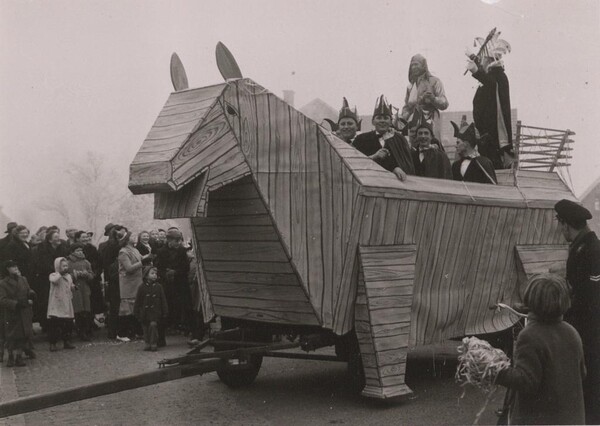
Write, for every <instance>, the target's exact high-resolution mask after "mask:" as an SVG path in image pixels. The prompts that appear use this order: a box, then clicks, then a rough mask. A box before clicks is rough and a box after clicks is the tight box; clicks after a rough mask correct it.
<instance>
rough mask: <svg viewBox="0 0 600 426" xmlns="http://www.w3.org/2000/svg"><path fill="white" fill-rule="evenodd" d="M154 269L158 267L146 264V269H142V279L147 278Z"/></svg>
mask: <svg viewBox="0 0 600 426" xmlns="http://www.w3.org/2000/svg"><path fill="white" fill-rule="evenodd" d="M153 269H157V268H156V266H144V269H142V279H145V278H146V277H147V276H148V274H149V273H150V271H151V270H153Z"/></svg>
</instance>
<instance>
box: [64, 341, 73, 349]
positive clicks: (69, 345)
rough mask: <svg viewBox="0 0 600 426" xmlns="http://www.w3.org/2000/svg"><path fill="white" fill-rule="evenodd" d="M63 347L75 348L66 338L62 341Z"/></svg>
mask: <svg viewBox="0 0 600 426" xmlns="http://www.w3.org/2000/svg"><path fill="white" fill-rule="evenodd" d="M63 348H65V349H75V346H73V345H72V344H71V342H69V341H68V340H65V341H64V343H63Z"/></svg>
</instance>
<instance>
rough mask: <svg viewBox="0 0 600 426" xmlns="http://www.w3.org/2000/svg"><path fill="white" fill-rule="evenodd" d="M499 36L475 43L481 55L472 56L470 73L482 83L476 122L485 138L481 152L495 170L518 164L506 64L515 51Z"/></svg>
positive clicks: (475, 109) (475, 100)
mask: <svg viewBox="0 0 600 426" xmlns="http://www.w3.org/2000/svg"><path fill="white" fill-rule="evenodd" d="M499 35H500V32H496V31H494V30H492V32H491V33H490V35H488V37H487V38H486V39H485V40H484V39H482V38H477V39H475V42H476V44H477V43H479V45H480V51H479V53H478V54H477V55H470V59H469V61H468V63H467V70H468V71H470V72H471V74H472V75H473V78H475V79H476V80H477V81H478V82H479V83H480V86H479V87H478V88H477V91H476V92H475V96H474V97H473V121H474V122H475V127H476V128H477V130H478V131H479V134H480V135H481V141H480V143H479V152H480V153H481V155H483V156H485V157H487V158H489V159H490V160H491V161H492V163H493V164H494V168H495V169H504V168H510V167H511V165H512V162H513V161H514V153H513V140H512V125H511V112H510V88H509V83H508V77H507V76H506V74H505V72H504V62H503V60H502V56H503V54H505V53H509V52H510V50H511V47H510V44H508V42H506V41H505V40H501V39H499V38H498V37H499Z"/></svg>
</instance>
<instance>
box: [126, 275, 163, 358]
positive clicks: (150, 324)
mask: <svg viewBox="0 0 600 426" xmlns="http://www.w3.org/2000/svg"><path fill="white" fill-rule="evenodd" d="M143 279H144V283H143V284H142V285H141V286H140V287H139V289H138V292H137V296H136V298H135V307H134V313H135V317H136V318H137V319H138V320H139V321H140V323H141V324H142V328H143V329H144V341H145V342H146V346H145V347H144V350H145V351H156V348H157V344H158V340H159V336H158V334H159V324H160V323H161V322H163V321H164V320H165V319H166V318H167V314H168V308H167V299H166V297H165V293H164V291H163V288H162V286H161V285H160V283H159V282H158V270H157V269H156V268H155V267H154V266H146V267H145V268H144V271H143ZM162 329H163V330H164V328H162ZM162 339H163V340H164V336H162Z"/></svg>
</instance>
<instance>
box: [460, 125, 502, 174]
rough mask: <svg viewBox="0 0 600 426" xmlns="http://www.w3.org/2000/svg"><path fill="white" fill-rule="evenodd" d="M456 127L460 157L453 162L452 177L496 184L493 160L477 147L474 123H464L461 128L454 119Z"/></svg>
mask: <svg viewBox="0 0 600 426" xmlns="http://www.w3.org/2000/svg"><path fill="white" fill-rule="evenodd" d="M451 123H452V126H453V127H454V136H455V137H456V138H457V139H456V153H457V154H458V155H459V157H460V158H459V159H458V160H456V161H455V162H454V163H453V164H452V177H453V178H454V180H459V181H464V182H478V183H490V184H493V185H495V184H496V183H497V180H496V172H495V171H494V166H493V164H492V162H491V161H490V160H489V159H488V158H486V157H484V156H482V155H479V153H478V152H477V150H476V149H475V147H476V146H477V142H478V139H479V138H478V137H477V130H476V129H475V126H474V125H473V123H471V124H470V125H467V123H462V127H461V128H460V129H459V128H458V126H457V125H456V123H455V122H454V121H451Z"/></svg>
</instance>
